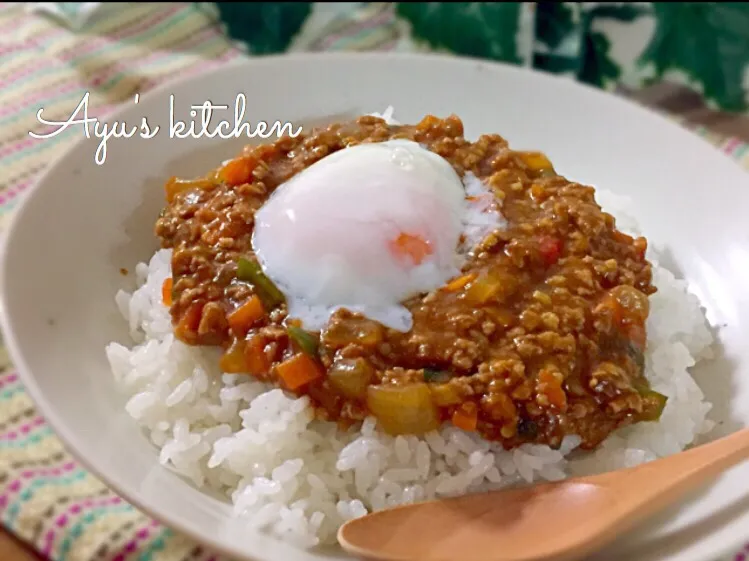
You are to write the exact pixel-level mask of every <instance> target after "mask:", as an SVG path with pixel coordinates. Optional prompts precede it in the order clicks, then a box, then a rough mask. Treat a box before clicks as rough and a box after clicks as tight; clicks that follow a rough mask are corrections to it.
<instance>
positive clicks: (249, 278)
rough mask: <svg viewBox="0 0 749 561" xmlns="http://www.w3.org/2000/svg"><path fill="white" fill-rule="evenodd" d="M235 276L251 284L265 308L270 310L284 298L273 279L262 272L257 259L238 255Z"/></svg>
mask: <svg viewBox="0 0 749 561" xmlns="http://www.w3.org/2000/svg"><path fill="white" fill-rule="evenodd" d="M237 278H238V279H239V280H241V281H245V282H249V283H251V284H252V286H253V287H254V288H255V293H256V294H257V295H258V297H259V298H260V299H261V300H262V301H263V305H265V307H266V309H267V310H272V309H273V308H275V307H277V306H279V305H280V304H283V302H284V301H285V300H286V298H285V297H284V295H283V293H282V292H281V291H280V290H278V288H277V287H276V285H275V284H273V281H272V280H270V279H269V278H268V277H267V276H266V275H265V273H263V270H262V269H261V268H260V264H259V263H258V262H257V261H250V260H249V259H245V258H244V257H240V258H239V261H238V262H237Z"/></svg>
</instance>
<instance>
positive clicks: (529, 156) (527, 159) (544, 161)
mask: <svg viewBox="0 0 749 561" xmlns="http://www.w3.org/2000/svg"><path fill="white" fill-rule="evenodd" d="M518 156H520V159H521V160H523V163H524V164H525V165H526V166H528V167H529V168H530V169H532V170H533V171H546V170H552V169H554V166H553V165H552V164H551V162H550V161H549V158H547V157H546V155H545V154H542V153H541V152H519V153H518Z"/></svg>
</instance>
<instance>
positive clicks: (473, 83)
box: [0, 54, 749, 561]
mask: <svg viewBox="0 0 749 561" xmlns="http://www.w3.org/2000/svg"><path fill="white" fill-rule="evenodd" d="M240 92H244V93H246V95H247V100H248V105H247V118H248V119H249V120H250V121H252V122H257V121H260V120H263V121H275V120H276V119H278V120H280V121H286V120H290V121H293V122H296V123H301V124H309V123H311V122H324V121H331V120H336V119H338V118H344V117H348V116H352V115H355V114H362V113H368V112H371V111H380V110H383V109H384V108H385V107H387V106H388V105H391V104H392V105H394V106H395V108H396V116H397V118H398V119H399V120H401V121H402V122H413V121H415V120H418V119H420V118H421V117H422V116H423V115H425V114H427V113H433V114H436V115H440V116H446V115H448V114H450V113H456V114H458V115H459V116H460V117H461V118H462V119H463V121H464V123H465V131H466V136H469V137H473V136H476V135H478V134H481V133H499V134H501V135H502V136H504V137H505V138H507V139H508V140H509V141H510V142H511V144H512V145H513V146H514V147H515V148H521V149H523V148H525V149H531V148H532V149H540V150H543V151H544V152H546V153H547V154H548V155H549V156H550V158H551V160H552V161H553V162H554V163H555V166H556V168H557V169H558V170H559V171H560V173H562V174H564V175H566V176H567V177H570V178H573V179H575V180H577V181H579V182H583V183H589V184H592V185H594V186H600V187H602V188H605V189H607V190H611V191H614V192H618V193H622V194H626V195H628V196H630V197H632V198H633V199H634V201H635V203H636V207H635V208H636V210H637V218H638V219H639V221H640V223H641V225H642V227H643V228H644V230H645V232H646V233H647V234H648V236H649V237H650V238H651V240H652V242H654V243H656V244H659V245H660V244H665V245H666V246H667V247H668V248H669V249H670V250H671V255H672V262H671V263H670V264H669V265H670V266H671V267H672V269H674V268H675V269H676V271H677V272H680V273H681V275H683V276H684V277H685V278H686V279H688V280H689V282H690V283H691V284H692V287H693V289H694V291H695V292H696V293H697V294H698V295H699V296H700V297H701V298H702V301H703V303H704V306H705V307H706V309H707V312H708V318H709V320H710V322H711V323H712V324H713V325H715V326H721V329H720V332H719V340H720V346H721V349H720V351H719V357H718V359H717V360H715V361H712V362H710V363H709V365H708V366H707V367H705V368H704V369H703V370H704V371H702V372H698V380H699V381H700V382H701V385H702V387H703V388H704V391H705V392H706V394H707V397H708V399H709V400H710V401H712V402H713V403H715V405H716V408H715V410H714V412H713V414H712V418H714V419H716V420H718V421H719V422H720V423H721V424H720V426H719V427H718V429H717V430H716V431H715V433H714V434H716V435H720V434H725V433H728V432H731V431H734V430H736V429H737V428H739V427H743V426H749V346H747V345H746V344H745V342H746V340H747V337H746V336H747V333H749V226H748V225H747V224H748V221H747V210H749V181H747V179H748V178H749V176H747V175H746V174H745V173H744V172H743V171H742V170H741V169H740V168H739V167H738V166H737V165H736V164H735V163H733V162H732V161H730V160H729V159H728V158H726V157H724V156H723V155H721V154H720V153H719V152H718V151H717V150H715V149H713V148H712V147H710V146H709V145H707V144H706V143H704V142H703V141H702V140H700V139H699V138H697V137H695V136H693V135H691V134H690V133H688V132H686V131H684V130H682V129H681V128H680V127H678V126H677V125H675V124H673V123H671V122H669V121H667V120H665V119H663V118H661V117H659V116H657V115H655V114H653V113H651V112H648V111H646V110H644V109H642V108H640V107H638V106H635V105H633V104H630V103H627V102H624V101H622V100H620V99H618V98H615V97H613V96H610V95H607V94H604V93H601V92H599V91H596V90H593V89H590V88H586V87H583V86H580V85H578V84H575V83H573V82H572V81H570V80H568V79H561V78H555V77H552V76H549V75H542V74H538V73H533V72H529V71H526V70H521V69H518V68H512V67H506V66H502V65H495V64H489V63H483V62H478V61H473V60H465V59H464V60H460V59H455V58H444V57H423V56H411V55H408V56H394V55H391V54H387V55H378V54H367V55H350V54H345V55H344V54H325V55H300V56H288V57H269V58H263V59H256V60H253V61H249V62H245V63H243V64H240V65H233V66H230V67H226V68H223V69H221V70H219V71H217V72H214V73H212V74H210V75H205V76H200V77H198V78H194V79H191V80H189V81H185V82H181V83H177V84H172V85H170V86H168V87H167V88H165V89H160V90H158V91H156V92H153V93H151V94H149V95H147V96H144V98H143V99H141V100H140V103H139V104H138V105H131V106H129V107H126V108H124V109H123V110H122V111H121V112H119V113H118V114H117V115H116V118H117V119H118V120H120V121H123V120H124V121H126V122H128V123H129V124H131V125H132V124H134V125H139V124H140V122H141V117H143V116H146V117H147V118H148V122H149V123H150V124H151V125H152V126H153V125H156V124H158V125H160V126H161V127H162V131H161V132H160V133H159V134H158V135H157V136H155V137H154V138H151V139H149V140H143V139H140V138H138V137H134V138H131V139H123V140H111V141H110V142H109V143H108V154H107V159H106V162H105V164H104V165H102V166H97V165H95V164H94V153H95V151H96V147H97V144H98V140H97V139H90V140H85V139H83V140H81V141H80V142H78V143H77V144H76V145H75V146H74V147H73V148H72V149H71V150H70V151H69V152H68V153H67V154H66V155H65V156H64V157H63V158H62V159H61V160H60V161H58V162H57V163H56V164H55V165H53V166H51V167H50V169H49V171H48V172H47V173H46V174H45V176H44V177H43V178H42V179H41V180H40V182H39V183H38V184H37V185H36V187H35V188H34V189H33V190H32V191H31V192H30V193H29V194H28V196H27V197H26V198H25V201H24V203H23V204H22V206H21V207H20V208H18V209H17V210H16V213H15V216H14V218H13V220H12V224H11V227H10V230H9V232H8V233H7V239H6V245H5V248H4V260H3V263H2V272H1V277H0V282H2V306H3V309H2V318H3V320H2V322H3V327H4V330H5V335H6V340H7V344H8V346H9V349H10V352H11V355H12V358H13V360H14V362H15V364H16V366H17V367H18V368H19V369H20V371H21V374H22V376H23V380H24V382H25V384H26V387H27V388H28V390H29V391H30V393H31V395H32V397H33V398H34V399H35V401H36V403H37V404H38V406H39V408H40V410H41V412H42V413H43V414H44V416H45V417H46V418H47V419H48V420H49V422H50V423H51V424H52V426H53V428H54V429H55V430H56V432H57V434H58V435H59V436H60V437H61V438H62V439H63V440H64V441H65V443H66V444H67V446H68V447H69V449H70V450H71V452H73V453H74V454H75V455H77V456H78V457H79V458H80V459H81V461H82V462H83V463H84V464H86V465H87V466H88V467H89V468H90V469H91V470H92V471H93V472H95V473H96V474H98V475H99V476H100V477H101V478H102V479H103V480H104V481H106V482H107V483H108V484H109V485H111V486H112V488H114V489H115V490H116V491H117V492H119V493H121V494H122V495H123V496H124V497H126V498H127V499H129V500H130V501H131V502H133V503H134V504H136V505H138V506H139V507H141V508H143V509H144V510H146V511H148V512H149V513H151V514H152V515H153V516H155V517H156V518H159V519H161V520H162V521H164V522H165V523H166V524H167V525H169V526H172V527H173V528H175V529H177V530H180V531H183V532H186V533H187V534H190V535H191V536H193V537H194V538H196V539H197V540H199V541H201V542H203V543H204V544H206V545H208V546H209V547H212V548H214V549H216V550H218V551H223V552H225V553H227V554H228V555H230V556H232V557H234V558H237V559H257V560H262V561H275V560H279V559H283V560H284V561H311V560H313V559H317V560H323V559H330V558H331V557H330V556H329V554H326V553H314V554H313V553H304V552H301V551H299V550H297V549H294V548H292V547H290V546H288V545H286V544H283V543H280V542H278V541H276V540H273V539H270V538H267V537H262V536H259V535H256V534H252V533H248V532H247V531H246V530H245V529H244V528H243V527H242V525H241V523H239V522H237V521H233V520H232V519H231V518H230V507H229V506H228V505H227V504H224V503H222V502H219V501H218V500H216V499H213V498H211V497H209V496H207V495H205V494H203V493H201V492H200V491H198V490H196V489H194V488H193V487H192V486H190V485H189V484H188V483H187V482H185V481H183V480H182V479H180V478H178V477H176V476H175V475H173V474H172V473H171V472H169V471H167V470H165V469H163V468H161V467H160V466H159V465H158V461H157V453H156V451H155V450H154V449H153V448H152V447H151V446H150V445H149V444H148V442H147V440H146V439H145V438H144V437H143V436H142V435H141V433H140V432H139V430H138V429H137V428H136V426H135V424H134V423H133V422H132V421H131V420H130V419H129V418H128V417H127V416H126V414H125V413H124V411H123V399H122V397H121V396H119V395H118V394H117V393H116V391H115V388H114V384H113V381H112V378H111V375H110V373H109V367H108V365H107V361H106V358H105V355H104V347H105V344H106V343H107V342H108V341H111V340H119V341H122V342H126V341H127V332H126V326H125V324H124V322H123V321H122V320H121V318H120V317H119V315H118V312H117V310H116V307H115V304H114V294H115V292H116V291H117V289H118V288H121V287H123V283H124V282H125V279H124V278H123V277H122V276H121V274H120V272H119V270H120V267H126V268H129V269H132V267H133V266H134V264H135V263H137V262H138V261H140V260H144V259H147V258H148V257H150V255H151V254H152V252H153V251H154V250H155V249H156V239H155V237H154V235H153V223H154V220H155V218H156V216H157V214H158V212H159V209H160V206H161V205H162V201H163V183H164V181H165V180H166V179H167V178H168V177H169V176H170V175H182V176H189V175H191V174H199V173H204V172H205V171H206V170H208V169H210V168H212V167H213V166H215V165H216V164H217V163H218V162H220V161H221V160H223V159H226V158H228V157H230V156H232V155H234V154H235V153H236V151H237V149H238V147H239V146H240V145H241V144H243V143H244V142H243V141H242V140H240V141H232V142H229V143H227V142H226V141H220V140H218V139H214V140H210V139H207V138H203V139H200V140H194V139H193V140H186V139H184V140H177V139H170V138H169V134H168V127H169V119H170V116H169V95H170V94H174V95H175V98H174V100H175V107H176V115H177V117H181V118H183V119H184V118H186V117H187V113H188V112H189V106H190V105H191V104H202V103H203V102H204V101H205V100H206V99H210V100H211V101H212V102H213V103H214V104H219V103H227V104H233V103H234V100H235V99H236V96H237V94H239V93H240ZM110 122H111V120H110ZM748 481H749V464H744V465H741V466H739V467H736V468H735V469H733V470H731V471H730V472H728V473H726V474H725V475H724V476H723V477H721V478H719V479H717V480H716V481H715V482H714V484H713V485H711V486H710V487H709V488H708V489H705V490H704V491H702V492H700V493H698V494H697V495H695V496H694V497H692V498H690V499H689V500H688V501H686V502H683V503H681V504H679V505H678V506H677V507H676V508H673V509H671V510H670V511H669V512H667V513H665V514H664V515H663V516H661V517H659V518H658V519H656V520H653V521H652V522H650V523H648V526H647V527H646V528H645V529H640V530H638V531H637V532H635V533H631V534H629V535H627V536H624V537H622V539H621V540H619V541H618V542H617V543H616V544H614V545H613V546H611V547H609V548H607V550H606V551H605V552H602V553H601V554H600V555H599V557H598V558H600V559H602V560H603V559H606V560H607V561H619V560H621V561H623V560H624V559H638V560H639V561H649V560H655V559H659V560H666V559H668V560H671V561H676V560H678V561H696V560H709V559H714V558H715V557H718V556H719V555H720V554H722V553H725V551H726V550H727V549H728V548H730V547H732V546H735V545H737V544H739V543H740V542H741V541H742V540H743V539H746V538H748V537H749V484H747V482H748Z"/></svg>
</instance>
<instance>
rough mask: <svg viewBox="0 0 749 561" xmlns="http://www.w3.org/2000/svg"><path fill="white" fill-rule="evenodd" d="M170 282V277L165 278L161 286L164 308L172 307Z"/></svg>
mask: <svg viewBox="0 0 749 561" xmlns="http://www.w3.org/2000/svg"><path fill="white" fill-rule="evenodd" d="M172 282H173V281H172V277H167V278H165V279H164V284H162V285H161V300H162V301H163V302H164V305H165V306H171V305H172Z"/></svg>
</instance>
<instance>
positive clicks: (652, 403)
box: [640, 390, 668, 421]
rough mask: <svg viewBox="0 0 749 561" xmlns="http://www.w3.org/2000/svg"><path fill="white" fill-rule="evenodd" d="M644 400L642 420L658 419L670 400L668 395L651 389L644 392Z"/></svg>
mask: <svg viewBox="0 0 749 561" xmlns="http://www.w3.org/2000/svg"><path fill="white" fill-rule="evenodd" d="M642 399H643V401H644V404H643V409H642V415H640V420H642V421H657V420H658V419H660V418H661V415H663V410H664V409H665V407H666V403H667V402H668V397H666V396H665V395H663V394H662V393H658V392H655V391H653V390H649V391H647V392H645V393H643V394H642Z"/></svg>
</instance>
